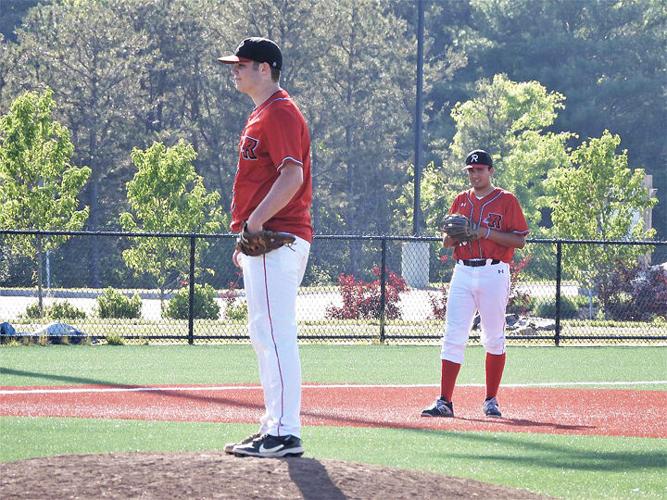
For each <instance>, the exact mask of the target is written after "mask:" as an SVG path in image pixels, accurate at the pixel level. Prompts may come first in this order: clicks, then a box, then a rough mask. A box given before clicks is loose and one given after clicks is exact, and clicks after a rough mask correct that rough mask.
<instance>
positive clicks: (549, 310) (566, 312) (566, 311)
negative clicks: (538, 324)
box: [533, 296, 579, 319]
mask: <svg viewBox="0 0 667 500" xmlns="http://www.w3.org/2000/svg"><path fill="white" fill-rule="evenodd" d="M578 311H579V308H578V307H577V304H575V302H574V300H572V299H571V298H569V297H565V296H561V298H560V317H561V318H565V319H572V318H576V317H577V312H578ZM533 315H534V316H538V317H540V318H555V317H556V299H555V298H554V299H549V300H545V301H536V302H535V303H534V305H533Z"/></svg>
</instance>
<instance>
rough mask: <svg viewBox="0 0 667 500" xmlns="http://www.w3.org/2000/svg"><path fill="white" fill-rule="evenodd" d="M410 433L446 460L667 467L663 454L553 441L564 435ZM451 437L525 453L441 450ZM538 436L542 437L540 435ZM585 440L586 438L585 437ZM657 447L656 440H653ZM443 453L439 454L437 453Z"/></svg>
mask: <svg viewBox="0 0 667 500" xmlns="http://www.w3.org/2000/svg"><path fill="white" fill-rule="evenodd" d="M407 432H409V433H416V434H419V435H421V436H425V435H426V436H431V437H433V439H434V440H435V442H434V443H433V447H432V448H431V450H433V455H434V456H441V457H446V458H448V459H454V460H455V459H459V458H461V459H471V460H475V461H479V462H488V463H489V464H491V463H501V462H507V463H512V464H521V465H525V466H526V467H539V468H548V469H559V470H568V469H576V470H587V471H599V472H623V471H632V470H641V469H649V470H650V469H654V470H664V469H665V467H667V452H663V451H618V452H616V451H601V452H598V451H595V450H591V449H579V448H578V447H576V446H573V445H568V444H566V443H563V444H561V443H559V442H555V441H553V438H555V437H562V438H567V435H559V436H553V435H550V434H544V439H545V440H546V439H551V440H552V441H550V442H539V441H536V439H535V438H536V435H535V434H521V433H502V434H499V433H493V434H491V433H487V432H479V433H478V432H475V433H473V432H459V431H447V432H438V431H434V430H430V429H410V430H407ZM452 434H454V435H455V436H456V439H458V440H461V441H467V442H475V443H492V444H493V446H494V448H497V447H498V445H503V446H506V447H507V448H508V449H513V450H522V449H523V450H524V452H522V453H493V454H491V453H488V454H479V453H475V454H472V453H462V452H459V451H457V450H456V449H455V448H452V447H451V446H450V447H447V446H446V443H445V445H443V447H442V448H440V447H439V446H438V441H440V440H442V441H445V442H446V441H447V440H448V439H451V435H452ZM540 436H542V435H541V434H540ZM584 437H588V436H584ZM656 443H657V440H656ZM439 449H443V450H446V451H444V452H442V453H440V452H439V451H438V450H439Z"/></svg>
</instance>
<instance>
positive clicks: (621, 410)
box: [0, 385, 667, 438]
mask: <svg viewBox="0 0 667 500" xmlns="http://www.w3.org/2000/svg"><path fill="white" fill-rule="evenodd" d="M436 395H437V389H436V388H433V387H421V386H417V387H409V386H405V387H403V386H354V385H340V386H328V385H322V386H313V385H308V386H306V387H304V390H303V397H302V418H303V424H304V425H336V426H340V425H347V426H356V427H386V428H396V429H431V430H452V431H490V432H498V431H502V432H538V433H548V434H584V435H586V434H588V435H609V436H635V437H652V438H667V428H666V427H665V426H661V425H660V424H659V422H661V421H663V418H664V415H665V413H666V412H667V392H666V391H633V390H618V389H563V388H543V387H541V388H525V387H521V388H518V387H505V388H502V389H501V393H500V394H499V401H500V403H501V409H502V411H503V418H500V419H492V418H488V417H485V416H484V415H483V413H482V411H481V405H482V400H483V397H484V390H483V388H481V387H459V388H457V389H456V392H455V394H454V411H455V415H456V416H455V418H453V419H442V418H423V417H421V416H420V410H421V409H422V408H423V407H424V406H427V405H429V404H431V403H432V401H433V399H434V397H435V396H436ZM262 413H263V404H262V391H261V388H260V387H234V386H229V387H206V386H188V387H177V386H169V387H159V386H150V387H136V386H58V387H29V388H25V387H0V415H2V416H31V417H38V416H41V417H80V418H104V419H139V420H167V421H187V422H239V423H255V422H257V421H258V419H259V417H260V416H261V414H262Z"/></svg>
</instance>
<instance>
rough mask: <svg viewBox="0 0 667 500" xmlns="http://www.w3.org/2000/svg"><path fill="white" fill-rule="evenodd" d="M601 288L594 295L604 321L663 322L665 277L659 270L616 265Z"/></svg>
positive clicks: (666, 290)
mask: <svg viewBox="0 0 667 500" xmlns="http://www.w3.org/2000/svg"><path fill="white" fill-rule="evenodd" d="M604 285H605V286H604V287H603V286H599V287H598V295H599V297H600V300H601V302H602V303H603V304H604V309H605V311H604V312H605V316H606V317H607V318H608V319H614V320H619V321H623V320H625V321H628V320H632V321H649V320H652V319H654V318H656V317H663V318H667V277H666V276H665V274H664V272H663V271H662V269H660V268H654V269H645V268H642V267H635V268H626V267H624V266H623V265H622V264H620V263H619V267H618V268H617V270H616V272H614V273H612V274H611V275H610V276H609V278H608V281H606V283H604Z"/></svg>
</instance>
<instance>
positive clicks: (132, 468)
mask: <svg viewBox="0 0 667 500" xmlns="http://www.w3.org/2000/svg"><path fill="white" fill-rule="evenodd" d="M0 496H1V497H3V498H14V499H21V498H137V497H141V498H243V499H249V498H250V499H258V498H272V499H273V498H305V499H318V500H325V499H327V500H330V499H336V500H338V499H345V498H359V499H361V498H363V499H366V498H378V499H379V498H396V499H399V498H444V497H447V498H449V497H486V498H513V499H514V498H517V499H518V498H544V497H540V496H539V495H535V494H533V493H530V492H527V491H523V490H517V489H512V488H505V487H502V486H496V485H491V484H486V483H481V482H479V481H472V480H469V479H458V478H450V477H446V476H441V475H437V474H428V473H423V472H414V471H404V470H399V469H392V468H386V467H378V466H371V465H364V464H357V463H348V462H341V461H336V460H315V459H312V458H288V459H281V460H271V459H258V458H237V457H233V456H230V455H225V454H223V453H170V454H158V453H123V454H121V453H115V454H108V455H68V456H59V457H46V458H35V459H30V460H22V461H19V462H12V463H7V464H3V466H2V472H0Z"/></svg>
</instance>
